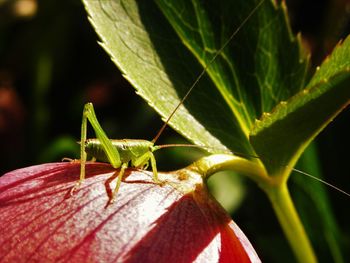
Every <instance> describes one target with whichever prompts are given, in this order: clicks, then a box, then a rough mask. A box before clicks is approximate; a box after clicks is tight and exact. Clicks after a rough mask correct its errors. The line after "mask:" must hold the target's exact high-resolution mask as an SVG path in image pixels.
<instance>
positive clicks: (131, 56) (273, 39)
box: [84, 0, 307, 154]
mask: <svg viewBox="0 0 350 263" xmlns="http://www.w3.org/2000/svg"><path fill="white" fill-rule="evenodd" d="M84 2H85V5H86V8H87V10H88V12H89V15H90V20H91V22H92V24H93V25H94V27H95V29H96V31H97V32H98V33H99V35H100V37H101V39H102V45H103V47H104V48H105V49H106V50H107V52H108V53H109V54H110V55H111V57H112V59H113V61H114V62H115V63H116V64H117V65H118V67H119V68H120V69H121V71H122V72H123V74H124V75H125V77H126V78H127V79H128V80H129V81H130V82H131V83H132V84H133V85H134V87H135V88H136V89H137V92H138V94H140V95H141V96H142V97H143V98H144V99H145V100H146V101H148V103H149V104H150V105H151V106H152V107H153V108H155V109H156V111H158V112H159V113H160V114H161V115H162V116H163V118H164V119H166V118H167V117H168V116H170V114H171V112H172V111H173V110H174V109H175V107H176V106H177V104H178V103H179V101H180V100H181V98H182V97H183V96H184V94H185V93H186V91H188V89H189V87H190V86H191V84H192V83H193V82H194V80H195V79H196V77H198V75H199V74H200V72H201V71H202V70H203V67H204V66H205V65H208V63H209V61H210V60H211V59H212V58H213V56H215V54H216V52H217V51H218V50H219V49H220V48H221V47H222V45H223V44H224V43H225V41H226V40H227V39H228V38H229V37H230V36H231V35H232V33H233V32H234V31H235V30H236V29H237V28H239V26H240V25H242V23H243V21H244V20H245V19H246V18H247V17H248V16H249V15H251V16H250V17H249V19H248V21H247V23H245V24H244V26H242V28H241V30H240V31H239V32H238V33H237V34H236V35H235V36H234V38H233V40H232V41H231V42H230V44H229V46H228V47H227V48H226V49H225V50H224V51H223V52H222V53H221V54H220V56H218V57H217V59H216V60H215V61H214V62H213V63H212V64H211V65H210V67H209V68H208V70H207V72H208V75H209V77H208V76H205V77H203V78H202V79H201V81H200V82H199V83H198V85H197V86H196V87H195V88H194V90H193V92H192V93H191V94H190V96H189V98H188V99H187V100H186V101H185V103H184V107H180V109H179V110H178V111H177V112H176V114H175V115H174V117H173V118H172V119H171V121H170V125H171V126H172V127H173V128H175V129H176V130H177V131H179V132H180V133H181V134H183V135H184V136H185V137H187V138H188V139H190V140H192V141H193V142H194V143H196V144H199V145H206V146H209V147H211V149H223V150H224V149H226V148H229V149H231V150H232V151H234V152H243V153H250V154H253V153H254V149H253V148H252V147H251V145H250V143H249V140H248V138H249V133H250V130H251V128H252V125H253V123H254V120H255V118H257V117H259V116H260V115H261V113H262V112H265V111H270V110H271V109H272V108H273V106H274V105H276V104H277V103H278V102H279V101H280V100H282V99H287V98H288V97H289V96H291V95H292V94H294V93H296V92H297V91H299V90H300V89H301V88H302V87H303V84H304V81H305V74H306V68H307V59H305V56H304V55H303V54H302V52H301V51H300V47H299V44H298V41H296V40H295V39H294V38H293V37H292V35H291V34H290V30H289V27H288V25H287V24H286V17H285V10H284V7H282V8H281V7H276V6H275V5H274V4H273V3H272V2H271V1H268V0H265V1H256V0H251V1H240V2H238V3H233V2H231V1H205V2H203V1H191V2H189V1H185V0H183V1H161V0H159V1H157V4H158V6H159V8H160V9H159V8H158V7H157V6H155V5H153V3H150V2H149V1H147V3H146V2H145V1H137V2H134V1H125V2H123V1H88V0H85V1H84ZM260 3H262V5H259V4H260ZM254 8H256V10H255V11H254V12H253V10H254ZM160 10H161V11H162V12H163V13H164V15H165V16H164V15H163V14H162V13H161V12H160ZM167 20H168V21H167ZM169 23H170V24H171V26H172V27H171V26H170V25H169ZM285 49H288V53H287V55H284V56H283V55H281V54H285V52H284V50H285ZM213 151H217V150H213Z"/></svg>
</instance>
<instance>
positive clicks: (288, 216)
mask: <svg viewBox="0 0 350 263" xmlns="http://www.w3.org/2000/svg"><path fill="white" fill-rule="evenodd" d="M263 190H264V191H265V193H266V194H267V196H268V197H269V199H270V201H271V203H272V207H273V209H274V211H275V213H276V215H277V218H278V221H279V223H280V225H281V227H282V229H283V232H284V234H285V235H286V238H287V240H288V242H289V245H290V246H291V248H292V250H293V252H294V254H295V256H296V258H297V259H298V261H299V262H305V263H308V262H309V263H313V262H317V259H316V256H315V254H314V251H313V248H312V246H311V243H310V241H309V238H308V236H307V235H306V232H305V230H304V227H303V224H302V222H301V220H300V218H299V215H298V213H297V211H296V209H295V206H294V203H293V201H292V199H291V196H290V193H289V191H288V187H287V184H286V183H285V182H282V183H281V184H279V185H277V186H272V187H271V186H270V187H266V188H264V189H263Z"/></svg>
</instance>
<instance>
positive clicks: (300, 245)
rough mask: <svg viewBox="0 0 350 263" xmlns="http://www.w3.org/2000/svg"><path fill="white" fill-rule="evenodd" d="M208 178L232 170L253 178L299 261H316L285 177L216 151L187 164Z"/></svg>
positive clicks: (250, 161) (242, 159) (253, 161)
mask: <svg viewBox="0 0 350 263" xmlns="http://www.w3.org/2000/svg"><path fill="white" fill-rule="evenodd" d="M188 168H190V169H191V170H193V171H196V172H197V173H199V174H201V175H202V177H203V178H204V179H207V178H208V177H209V176H211V175H212V174H214V173H216V172H219V171H223V170H233V171H235V172H239V173H241V174H244V175H246V176H248V177H249V178H251V179H252V180H254V181H255V182H256V183H257V184H258V185H259V186H260V187H261V188H262V189H263V190H264V192H265V193H266V194H267V196H268V198H269V199H270V201H271V203H272V207H273V209H274V210H275V213H276V215H277V219H278V221H279V223H280V225H281V227H282V229H283V231H284V234H285V236H286V238H287V240H288V242H289V244H290V246H291V248H292V250H293V252H294V254H295V256H296V258H297V259H298V261H299V262H303V263H314V262H317V259H316V256H315V253H314V251H313V248H312V246H311V243H310V241H309V239H308V236H307V235H306V232H305V230H304V227H303V224H302V222H301V220H300V218H299V215H298V213H297V211H296V209H295V207H294V203H293V201H292V199H291V196H290V194H289V191H288V187H287V180H286V177H287V176H288V175H284V176H268V175H267V172H266V170H265V169H264V167H263V165H262V164H261V163H260V162H258V161H257V160H247V159H244V158H242V157H239V156H234V155H226V154H217V155H211V156H207V157H204V158H202V159H200V160H198V161H197V162H195V163H193V164H192V165H191V166H189V167H188Z"/></svg>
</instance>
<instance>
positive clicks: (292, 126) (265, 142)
mask: <svg viewBox="0 0 350 263" xmlns="http://www.w3.org/2000/svg"><path fill="white" fill-rule="evenodd" d="M349 102H350V37H348V38H347V39H346V40H345V41H344V43H341V44H339V45H338V46H337V47H336V48H335V50H334V51H333V53H332V54H331V55H330V56H329V57H328V58H327V59H326V60H325V61H324V63H323V64H322V65H321V66H320V67H319V68H318V70H317V71H316V73H315V75H314V76H313V78H312V79H311V81H310V83H309V84H308V85H307V87H306V88H305V89H304V90H302V91H300V92H299V93H298V94H296V95H295V96H293V97H291V98H290V99H289V100H287V101H285V102H281V103H280V104H279V105H278V106H277V107H276V108H275V109H274V111H273V112H272V113H271V114H268V115H265V116H264V117H263V118H262V119H261V120H260V121H257V123H256V126H255V129H254V130H253V132H252V135H251V142H252V144H253V145H254V148H255V149H256V151H257V153H258V154H259V156H261V158H262V159H263V160H264V161H265V163H266V164H267V167H268V170H269V172H270V174H280V173H281V170H283V169H284V170H289V169H290V168H291V167H293V166H294V164H295V163H296V161H297V160H298V159H299V157H300V155H301V154H302V153H303V151H304V150H305V148H306V147H307V146H308V145H309V143H310V142H311V141H312V140H313V139H314V138H315V137H316V135H317V134H319V133H320V132H321V131H322V130H323V129H324V128H325V127H326V126H327V124H328V123H329V122H331V121H332V120H333V119H334V118H335V117H336V116H337V115H338V114H339V113H340V112H341V111H342V110H343V109H344V108H345V107H346V106H347V105H349ZM269 160H274V162H271V161H269ZM281 164H283V165H287V166H284V167H283V166H281Z"/></svg>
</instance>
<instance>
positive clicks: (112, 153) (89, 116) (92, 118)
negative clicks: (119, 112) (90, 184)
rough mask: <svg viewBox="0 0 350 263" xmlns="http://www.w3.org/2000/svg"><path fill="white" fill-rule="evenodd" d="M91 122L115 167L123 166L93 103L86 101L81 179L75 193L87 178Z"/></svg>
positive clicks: (81, 151)
mask: <svg viewBox="0 0 350 263" xmlns="http://www.w3.org/2000/svg"><path fill="white" fill-rule="evenodd" d="M88 121H89V122H90V124H91V126H92V128H93V129H94V132H95V134H96V137H97V139H98V140H99V141H100V142H101V146H102V148H103V151H104V152H105V153H106V156H107V158H108V160H109V162H110V164H111V165H112V167H113V168H119V167H120V166H121V160H120V156H119V153H118V151H117V149H115V148H114V147H113V145H112V143H111V141H110V140H109V139H108V137H107V135H106V134H105V132H104V131H103V129H102V127H101V125H100V124H99V122H98V120H97V117H96V114H95V110H94V107H93V105H92V103H86V104H85V106H84V110H83V118H82V123H81V139H80V177H79V181H78V182H76V184H75V185H74V186H73V188H72V189H71V191H70V193H71V195H73V193H74V191H75V190H76V189H77V188H78V187H79V186H80V185H81V184H82V182H83V181H84V180H85V166H86V158H87V154H86V151H85V141H86V136H87V122H88Z"/></svg>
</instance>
